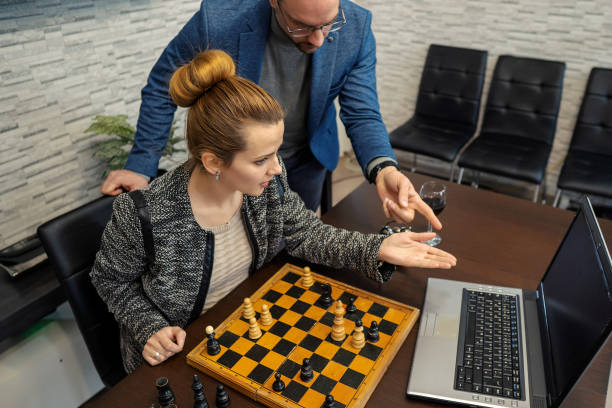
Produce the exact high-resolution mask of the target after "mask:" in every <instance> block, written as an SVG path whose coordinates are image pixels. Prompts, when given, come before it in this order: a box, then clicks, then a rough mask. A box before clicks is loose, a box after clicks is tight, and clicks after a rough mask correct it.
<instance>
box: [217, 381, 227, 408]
mask: <svg viewBox="0 0 612 408" xmlns="http://www.w3.org/2000/svg"><path fill="white" fill-rule="evenodd" d="M215 405H216V406H217V408H227V407H229V406H230V397H229V394H228V393H227V391H225V387H224V386H223V385H222V384H219V385H217V398H216V399H215Z"/></svg>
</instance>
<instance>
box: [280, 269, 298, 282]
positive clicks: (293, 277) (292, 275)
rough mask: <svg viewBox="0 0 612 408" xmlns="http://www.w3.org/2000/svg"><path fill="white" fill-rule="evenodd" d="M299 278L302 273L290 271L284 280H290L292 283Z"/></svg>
mask: <svg viewBox="0 0 612 408" xmlns="http://www.w3.org/2000/svg"><path fill="white" fill-rule="evenodd" d="M299 279H300V275H298V274H297V273H293V272H289V273H288V274H286V275H285V276H283V278H282V280H284V281H285V282H289V283H291V284H293V283H295V282H297V281H298V280H299Z"/></svg>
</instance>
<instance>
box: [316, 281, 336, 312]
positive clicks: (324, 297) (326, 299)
mask: <svg viewBox="0 0 612 408" xmlns="http://www.w3.org/2000/svg"><path fill="white" fill-rule="evenodd" d="M333 301H334V300H333V299H332V297H331V285H330V284H329V283H326V284H324V285H323V293H322V294H321V297H320V298H319V303H320V304H321V305H322V306H323V307H325V308H328V307H329V306H331V304H332V302H333Z"/></svg>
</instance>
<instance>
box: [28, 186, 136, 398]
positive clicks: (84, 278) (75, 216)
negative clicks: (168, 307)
mask: <svg viewBox="0 0 612 408" xmlns="http://www.w3.org/2000/svg"><path fill="white" fill-rule="evenodd" d="M112 206H113V197H102V198H99V199H97V200H95V201H92V202H91V203H88V204H86V205H84V206H82V207H79V208H77V209H75V210H72V211H70V212H68V213H66V214H63V215H60V216H59V217H57V218H54V219H52V220H51V221H48V222H46V223H45V224H43V225H41V226H40V227H38V235H39V237H40V239H41V241H42V243H43V246H44V248H45V251H46V252H47V255H48V257H49V260H50V261H51V264H52V265H53V268H54V269H55V272H56V274H57V278H58V280H59V282H60V284H61V285H62V287H63V288H64V291H65V292H66V295H67V297H68V302H69V303H70V306H71V308H72V311H73V313H74V317H75V319H76V322H77V324H78V326H79V329H80V331H81V334H82V335H83V339H84V340H85V344H86V345H87V348H88V350H89V353H90V355H91V358H92V360H93V363H94V366H95V367H96V370H97V371H98V374H99V375H100V378H101V379H102V382H103V383H104V384H105V385H106V386H109V387H110V386H112V385H114V384H115V383H117V382H118V381H119V380H120V379H121V378H123V377H124V376H125V370H124V368H123V363H122V359H121V352H120V348H119V325H118V323H117V322H116V320H115V318H114V317H113V315H112V314H111V313H110V312H109V311H108V308H107V306H106V304H105V303H104V302H103V301H102V299H101V298H100V297H99V296H98V293H97V292H96V290H95V288H94V287H93V285H92V284H91V280H90V278H89V271H90V270H91V267H92V266H93V263H94V260H95V257H96V253H97V252H98V249H99V247H100V240H101V238H102V232H103V231H104V227H105V226H106V224H107V223H108V221H109V220H110V217H111V214H112Z"/></svg>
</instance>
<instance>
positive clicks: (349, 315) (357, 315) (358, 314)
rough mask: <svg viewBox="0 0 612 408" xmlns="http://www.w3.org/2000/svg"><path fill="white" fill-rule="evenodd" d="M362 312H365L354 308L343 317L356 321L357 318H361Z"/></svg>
mask: <svg viewBox="0 0 612 408" xmlns="http://www.w3.org/2000/svg"><path fill="white" fill-rule="evenodd" d="M364 314H365V312H363V311H361V310H355V311H354V312H353V313H347V314H345V315H344V318H345V319H349V320H351V321H353V322H356V321H357V320H359V319H362V318H363V315H364Z"/></svg>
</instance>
